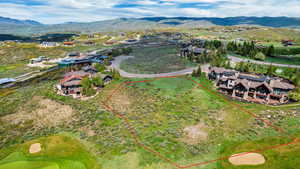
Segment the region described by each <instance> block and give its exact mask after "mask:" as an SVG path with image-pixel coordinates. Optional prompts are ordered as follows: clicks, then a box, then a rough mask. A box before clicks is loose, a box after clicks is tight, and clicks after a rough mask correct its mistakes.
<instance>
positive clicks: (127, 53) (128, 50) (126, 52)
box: [122, 47, 132, 55]
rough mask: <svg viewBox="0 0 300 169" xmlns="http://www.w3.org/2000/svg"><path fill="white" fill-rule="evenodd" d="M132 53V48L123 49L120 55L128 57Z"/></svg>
mask: <svg viewBox="0 0 300 169" xmlns="http://www.w3.org/2000/svg"><path fill="white" fill-rule="evenodd" d="M131 52H132V48H130V47H129V48H123V49H122V53H123V54H125V55H129V54H130V53H131Z"/></svg>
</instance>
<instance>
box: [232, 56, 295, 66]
mask: <svg viewBox="0 0 300 169" xmlns="http://www.w3.org/2000/svg"><path fill="white" fill-rule="evenodd" d="M228 58H229V59H230V60H231V61H232V62H234V63H239V62H250V63H254V64H260V65H273V66H278V67H290V68H298V69H300V66H299V65H288V64H279V63H270V62H263V61H257V60H252V59H244V58H239V57H235V56H231V55H230V56H229V55H228Z"/></svg>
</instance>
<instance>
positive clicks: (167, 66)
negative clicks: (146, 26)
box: [121, 46, 195, 74]
mask: <svg viewBox="0 0 300 169" xmlns="http://www.w3.org/2000/svg"><path fill="white" fill-rule="evenodd" d="M178 50H179V49H178V48H177V47H176V46H162V47H146V48H140V49H134V50H133V52H132V53H131V54H130V55H132V56H135V58H131V59H128V60H125V61H123V62H122V63H121V68H122V69H123V70H125V71H127V72H130V73H142V74H147V73H148V74H153V73H167V72H172V71H178V70H182V69H185V68H188V67H191V66H195V65H194V64H192V63H190V62H188V61H187V60H184V59H183V58H181V57H180V56H178V54H179V51H178Z"/></svg>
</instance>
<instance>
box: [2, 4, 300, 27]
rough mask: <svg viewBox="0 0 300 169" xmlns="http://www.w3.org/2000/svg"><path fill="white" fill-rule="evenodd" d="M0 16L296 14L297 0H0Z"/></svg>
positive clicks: (49, 19)
mask: <svg viewBox="0 0 300 169" xmlns="http://www.w3.org/2000/svg"><path fill="white" fill-rule="evenodd" d="M0 16H2V17H10V18H15V19H30V20H36V21H39V22H42V23H45V24H56V23H63V22H90V21H101V20H109V19H115V18H141V17H155V16H164V17H176V16H185V17H233V16H289V17H300V0H287V1H284V0H0Z"/></svg>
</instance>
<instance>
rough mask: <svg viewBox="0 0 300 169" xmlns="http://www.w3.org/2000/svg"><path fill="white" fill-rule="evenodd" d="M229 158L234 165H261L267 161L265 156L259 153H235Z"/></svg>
mask: <svg viewBox="0 0 300 169" xmlns="http://www.w3.org/2000/svg"><path fill="white" fill-rule="evenodd" d="M228 160H229V162H230V163H231V164H233V165H261V164H264V163H265V162H266V160H265V157H264V156H263V155H261V154H258V153H248V154H243V153H241V154H240V155H239V154H234V155H232V156H231V157H230V158H229V159H228Z"/></svg>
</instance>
